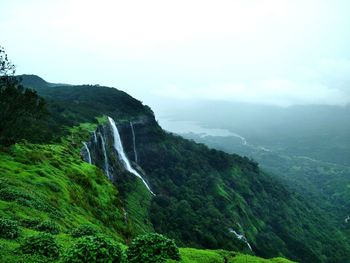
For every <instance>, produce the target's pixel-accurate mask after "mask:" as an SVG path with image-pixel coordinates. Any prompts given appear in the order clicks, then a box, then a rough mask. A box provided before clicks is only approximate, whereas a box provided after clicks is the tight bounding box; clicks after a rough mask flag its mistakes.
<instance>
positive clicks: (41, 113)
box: [0, 47, 47, 145]
mask: <svg viewBox="0 0 350 263" xmlns="http://www.w3.org/2000/svg"><path fill="white" fill-rule="evenodd" d="M14 72H15V66H14V65H13V64H12V63H11V62H10V61H9V59H8V57H7V55H6V53H5V51H4V49H3V48H2V47H0V109H1V110H0V144H5V145H9V144H12V143H15V142H18V141H19V140H21V139H30V140H35V139H37V138H39V137H40V136H41V134H42V133H41V127H42V125H41V124H42V119H43V118H44V117H45V116H46V114H47V111H46V104H45V102H44V100H43V99H42V98H41V97H39V96H38V95H37V93H36V92H35V91H34V90H31V89H27V88H24V87H23V86H22V85H21V84H20V82H19V81H18V79H17V78H15V77H14V76H13V74H14ZM24 127H25V128H24Z"/></svg>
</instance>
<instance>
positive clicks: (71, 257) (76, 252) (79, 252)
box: [62, 236, 122, 263]
mask: <svg viewBox="0 0 350 263" xmlns="http://www.w3.org/2000/svg"><path fill="white" fill-rule="evenodd" d="M62 261H63V262H66V263H68V262H69V263H78V262H92V263H93V262H112V263H119V262H122V250H121V248H120V246H119V245H118V244H117V243H116V242H114V241H112V240H110V239H107V238H105V237H101V236H86V237H81V238H79V239H78V241H77V242H76V243H75V245H74V246H73V247H72V248H70V249H68V251H67V252H66V253H65V255H64V256H63V260H62Z"/></svg>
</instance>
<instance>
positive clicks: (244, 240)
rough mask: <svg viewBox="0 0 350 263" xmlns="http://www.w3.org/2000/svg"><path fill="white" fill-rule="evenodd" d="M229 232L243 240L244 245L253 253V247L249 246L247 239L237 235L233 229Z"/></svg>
mask: <svg viewBox="0 0 350 263" xmlns="http://www.w3.org/2000/svg"><path fill="white" fill-rule="evenodd" d="M228 231H229V232H230V233H233V234H234V235H235V236H236V237H237V238H238V239H239V240H242V241H243V242H244V243H246V245H247V246H248V247H249V249H250V250H251V251H253V249H252V247H251V246H250V244H249V242H248V240H247V238H246V237H245V236H244V235H242V234H239V233H237V232H236V231H235V230H233V229H232V228H229V229H228Z"/></svg>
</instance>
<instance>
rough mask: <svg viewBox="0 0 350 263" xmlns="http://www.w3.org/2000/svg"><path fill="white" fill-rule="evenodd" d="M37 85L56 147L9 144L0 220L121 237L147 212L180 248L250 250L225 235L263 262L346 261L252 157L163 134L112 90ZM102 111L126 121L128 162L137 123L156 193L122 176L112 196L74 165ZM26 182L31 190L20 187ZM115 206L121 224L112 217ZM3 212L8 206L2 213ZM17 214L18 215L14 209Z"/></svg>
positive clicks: (145, 220) (314, 214) (97, 178)
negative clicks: (87, 228)
mask: <svg viewBox="0 0 350 263" xmlns="http://www.w3.org/2000/svg"><path fill="white" fill-rule="evenodd" d="M24 79H25V78H24ZM28 79H30V77H28V78H27V81H28ZM34 82H39V80H38V79H37V80H36V81H34ZM39 84H40V85H41V86H40V85H39ZM39 84H38V86H37V90H38V92H39V94H41V95H42V96H44V97H45V99H46V100H47V102H48V108H49V111H50V114H51V117H50V119H49V120H48V123H47V126H46V127H47V129H48V130H50V129H51V130H52V131H53V132H52V134H53V135H54V137H56V138H52V137H47V138H45V140H46V141H50V142H52V139H55V141H56V144H55V145H53V144H50V145H33V144H17V145H15V146H13V147H11V148H9V149H6V151H7V152H4V153H1V152H0V153H1V154H0V158H1V162H0V169H2V170H1V171H2V172H4V173H2V174H1V176H2V177H4V178H11V182H10V183H7V185H5V186H4V187H3V189H5V190H4V191H3V194H2V195H0V196H3V197H4V198H3V199H2V201H1V202H3V203H0V205H2V206H3V207H4V208H5V209H2V210H1V213H4V214H5V215H6V216H7V215H9V214H10V215H11V216H10V217H19V219H20V220H19V221H20V222H22V220H23V217H25V218H28V217H33V218H42V219H44V218H45V219H46V218H47V217H49V218H50V220H53V221H56V222H57V223H58V224H59V225H60V226H61V227H62V230H63V231H65V230H68V231H67V232H70V229H72V228H74V227H76V226H78V225H81V224H86V223H90V222H89V221H91V223H93V224H94V225H96V226H97V228H98V229H99V230H101V231H102V232H108V233H111V235H114V236H117V237H119V238H120V237H121V238H125V239H126V241H128V240H129V239H130V237H131V236H132V234H134V233H137V231H139V229H143V230H145V229H151V227H148V224H149V215H150V218H151V220H152V223H153V226H154V228H155V229H156V230H157V232H161V233H164V234H166V235H167V236H169V237H170V238H173V239H175V240H176V242H177V243H178V244H180V245H182V246H184V245H186V246H194V247H205V248H226V249H233V250H241V251H246V252H249V253H253V252H251V251H250V249H249V246H248V245H247V243H246V242H245V241H242V240H240V239H239V238H237V236H236V235H235V234H234V232H232V231H233V230H234V231H235V232H236V233H240V234H243V235H245V237H246V238H247V240H248V242H249V243H250V245H251V246H252V248H253V251H254V252H255V253H257V254H258V255H264V256H266V257H271V256H278V255H287V256H289V257H291V258H293V259H298V260H300V261H303V262H332V261H331V260H332V258H333V256H334V254H337V253H339V251H342V254H339V255H336V260H343V261H344V260H346V258H348V257H347V256H348V255H349V251H348V248H347V246H346V242H344V240H343V237H342V236H341V235H339V233H338V232H337V231H336V230H334V229H333V228H327V227H325V228H319V225H323V226H328V224H327V221H326V219H325V218H324V216H323V215H322V214H321V213H319V212H318V211H317V210H315V208H314V207H312V206H310V204H309V203H308V201H307V200H305V199H303V198H302V197H301V196H299V195H297V194H294V193H292V192H291V191H290V190H288V189H286V188H285V187H284V186H283V184H281V183H280V182H279V181H277V180H276V179H274V178H272V177H271V176H268V175H266V174H265V173H263V172H261V171H260V169H259V167H258V165H257V163H255V162H254V161H252V160H249V159H248V158H242V157H239V156H237V155H228V154H225V153H223V152H220V151H216V150H209V149H208V148H207V147H205V146H203V145H198V144H195V143H193V142H189V141H187V140H184V139H181V138H179V137H176V136H173V135H171V134H168V133H165V132H164V131H162V129H161V128H160V127H159V126H158V125H157V123H156V121H155V120H154V116H152V113H151V111H150V110H149V108H146V107H144V106H143V105H142V104H141V103H140V102H138V101H136V100H134V99H132V98H131V97H130V96H128V95H126V94H125V93H123V92H120V91H118V90H115V89H110V88H105V87H98V86H88V85H85V86H69V85H52V84H49V83H46V82H44V81H43V82H41V83H39ZM91 105H94V107H91ZM95 106H96V107H95ZM103 114H108V115H110V116H112V117H113V118H114V119H115V120H117V122H118V124H119V125H121V126H123V124H126V125H124V126H123V127H124V128H122V129H121V137H122V140H123V144H124V146H125V149H126V151H127V154H128V155H129V156H132V147H131V146H130V145H131V144H132V140H129V139H130V134H131V132H130V123H129V121H130V120H137V121H138V123H139V124H138V126H135V134H136V141H137V150H138V154H139V163H138V164H139V166H140V167H141V168H142V169H143V170H144V172H145V174H146V176H147V179H148V180H149V182H150V185H151V187H152V189H154V191H155V192H156V197H153V198H152V197H151V196H150V195H149V194H148V193H147V190H146V189H144V187H143V185H142V183H141V184H138V185H137V187H131V186H135V185H136V184H133V183H134V182H137V178H135V176H133V177H131V178H130V177H128V176H127V175H126V176H124V175H123V174H120V175H121V176H119V178H120V179H119V180H120V182H117V184H116V186H117V187H118V190H119V192H120V193H122V195H120V196H119V195H118V194H117V193H116V192H113V191H112V189H114V188H112V186H111V185H109V184H108V183H107V179H106V178H104V176H103V175H102V173H101V171H100V170H99V169H98V168H96V167H94V166H91V165H88V164H86V163H83V162H82V161H81V160H80V157H79V150H80V148H81V146H82V144H81V141H86V140H88V138H89V137H90V135H91V134H89V131H90V132H91V131H92V130H93V129H90V130H89V129H87V127H89V126H90V128H91V127H93V128H96V124H97V119H96V117H97V116H101V115H103ZM82 121H88V122H90V124H86V125H85V126H79V127H75V128H74V129H73V130H74V133H72V134H71V131H72V129H67V127H72V126H73V125H75V124H78V123H81V122H82ZM91 123H94V124H95V125H92V124H91ZM128 134H129V137H128ZM62 135H64V140H63V141H62ZM128 138H129V139H128ZM45 140H44V141H45ZM58 142H59V144H58ZM114 160H115V161H116V159H114ZM125 178H129V179H127V180H124V179H125ZM28 185H30V186H32V185H33V186H34V187H35V189H36V190H37V191H29V190H28V189H31V188H30V187H25V186H28ZM141 188H143V190H142V189H141ZM147 194H148V197H147V196H146V195H147ZM120 197H123V200H121V199H120ZM122 204H123V205H124V204H125V207H126V210H127V213H128V214H127V215H128V216H127V217H126V218H125V217H124V218H123V215H122V214H121V209H120V208H121V206H122ZM9 206H12V207H13V209H10V212H9V209H8V207H9ZM130 208H132V209H130ZM21 209H23V212H22V213H21V214H19V213H17V212H16V211H20V210H21ZM129 209H130V210H129ZM5 211H6V212H5ZM57 212H58V213H60V214H57ZM135 214H136V215H137V221H136V220H134V218H135V217H134V215H135ZM135 222H136V223H137V225H136V224H135ZM142 225H147V227H145V228H142ZM135 229H137V231H135ZM231 229H232V231H231ZM59 238H61V237H60V235H59ZM315 240H318V242H316V244H315ZM344 262H345V261H344Z"/></svg>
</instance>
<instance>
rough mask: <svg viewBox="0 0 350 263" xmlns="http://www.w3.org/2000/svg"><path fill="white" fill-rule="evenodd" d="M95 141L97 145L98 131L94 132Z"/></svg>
mask: <svg viewBox="0 0 350 263" xmlns="http://www.w3.org/2000/svg"><path fill="white" fill-rule="evenodd" d="M94 141H95V143H97V136H96V131H94Z"/></svg>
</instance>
